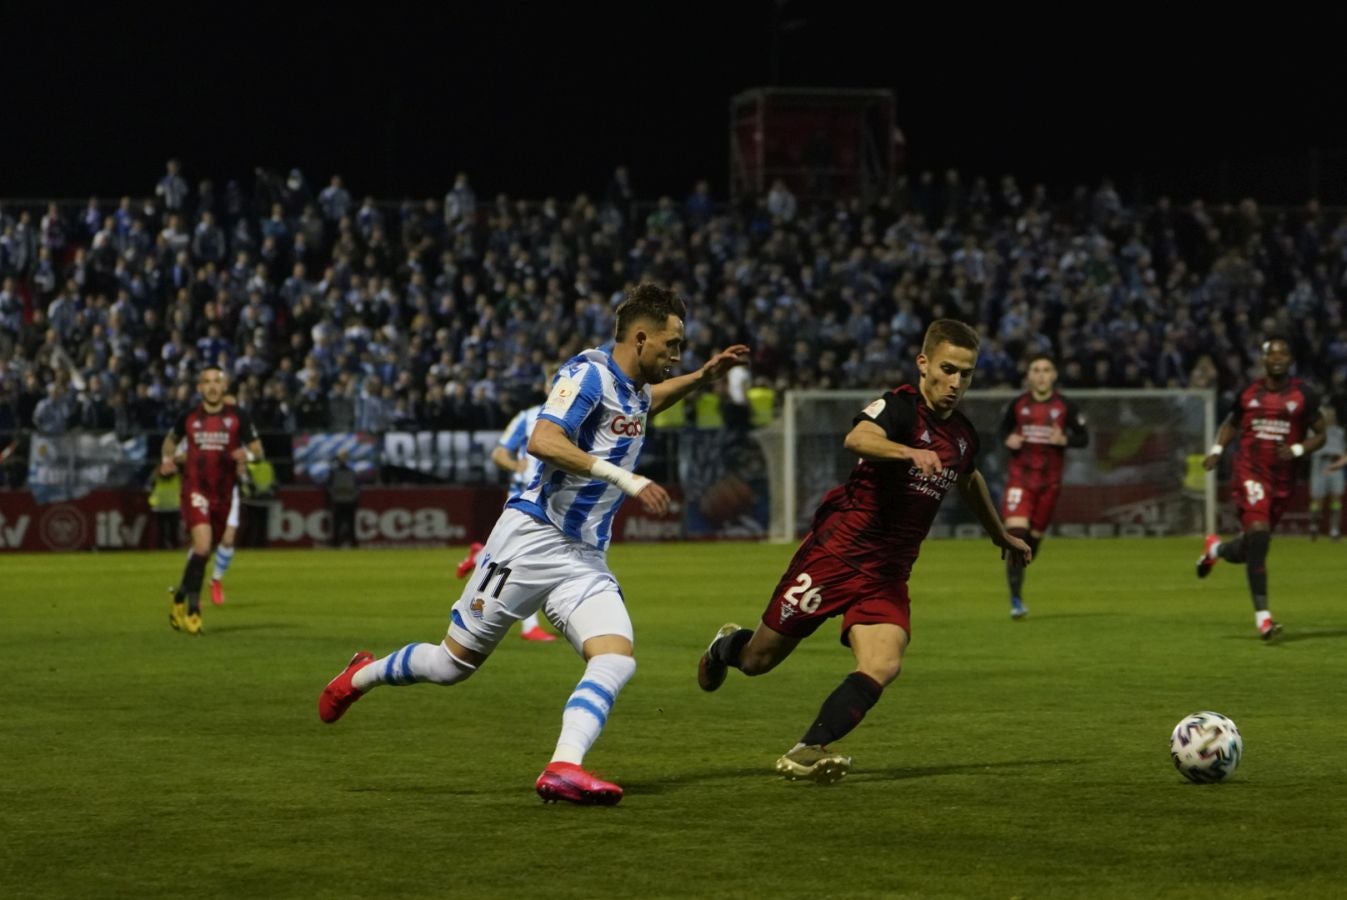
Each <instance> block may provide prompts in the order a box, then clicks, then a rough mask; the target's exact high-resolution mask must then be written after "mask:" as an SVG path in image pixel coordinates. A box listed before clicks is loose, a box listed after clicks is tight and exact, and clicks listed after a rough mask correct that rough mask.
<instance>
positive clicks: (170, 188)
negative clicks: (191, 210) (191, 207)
mask: <svg viewBox="0 0 1347 900" xmlns="http://www.w3.org/2000/svg"><path fill="white" fill-rule="evenodd" d="M187 191H188V188H187V181H186V179H184V178H183V177H182V174H181V165H180V164H179V162H178V161H177V160H176V159H170V160H169V161H168V162H167V163H166V164H165V166H164V176H163V177H162V178H160V179H159V182H158V184H156V185H155V186H154V196H155V197H156V198H157V199H158V201H159V204H160V206H162V207H163V208H164V210H165V211H166V212H171V213H176V212H181V211H183V210H184V209H186V206H187Z"/></svg>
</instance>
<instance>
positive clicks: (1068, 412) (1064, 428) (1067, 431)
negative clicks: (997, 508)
mask: <svg viewBox="0 0 1347 900" xmlns="http://www.w3.org/2000/svg"><path fill="white" fill-rule="evenodd" d="M1026 377H1027V379H1028V382H1029V390H1027V391H1025V392H1024V393H1023V394H1020V395H1019V396H1018V397H1016V398H1015V399H1014V400H1012V401H1011V403H1010V405H1009V406H1007V407H1006V414H1005V416H1004V417H1003V418H1002V419H1001V437H1002V438H1004V439H1005V442H1006V446H1007V447H1008V448H1010V463H1009V465H1008V466H1007V467H1006V493H1005V497H1004V498H1002V501H1001V518H1002V519H1004V520H1005V523H1006V528H1007V529H1008V530H1009V531H1010V533H1011V534H1013V535H1015V537H1017V538H1019V539H1020V540H1022V541H1024V542H1025V543H1026V544H1028V545H1029V547H1030V549H1032V550H1033V551H1034V555H1035V556H1037V555H1038V545H1039V542H1040V541H1042V540H1043V536H1044V535H1045V534H1046V533H1047V531H1048V526H1049V525H1050V524H1052V513H1053V510H1055V509H1056V508H1057V496H1058V494H1060V493H1061V490H1062V469H1063V467H1064V464H1065V459H1066V448H1067V447H1084V446H1085V445H1086V444H1088V443H1089V442H1090V434H1089V432H1088V431H1086V430H1085V419H1084V417H1083V416H1081V414H1080V410H1078V409H1077V408H1076V405H1075V404H1074V403H1072V402H1071V401H1070V400H1067V399H1066V398H1065V397H1063V396H1062V395H1061V394H1059V393H1057V390H1056V386H1057V366H1056V365H1054V364H1053V361H1052V357H1051V356H1048V355H1047V354H1046V353H1040V354H1038V355H1036V356H1032V357H1030V358H1029V370H1028V372H1027V373H1026ZM1006 583H1007V585H1008V586H1009V587H1010V617H1011V618H1012V619H1020V618H1023V617H1024V616H1025V615H1026V614H1028V612H1029V608H1028V607H1027V606H1025V605H1024V567H1023V566H1017V565H1014V564H1013V563H1012V564H1009V565H1007V566H1006Z"/></svg>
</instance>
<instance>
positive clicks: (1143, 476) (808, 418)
mask: <svg viewBox="0 0 1347 900" xmlns="http://www.w3.org/2000/svg"><path fill="white" fill-rule="evenodd" d="M881 393H882V391H852V390H848V391H789V392H787V393H786V395H785V397H784V398H783V400H784V408H783V414H782V416H781V417H780V418H779V419H778V420H777V422H776V423H775V424H774V427H773V428H771V429H765V430H764V431H760V432H759V433H758V437H759V440H760V442H761V444H762V446H763V449H764V452H765V453H764V455H765V456H766V458H767V462H768V466H769V468H770V470H771V472H770V482H771V484H772V485H773V487H774V488H776V490H773V491H772V510H771V534H772V537H773V538H775V539H777V540H782V541H794V540H796V539H797V538H799V537H800V536H801V535H803V534H804V533H805V532H806V531H808V528H809V519H810V517H811V516H812V515H813V513H814V509H815V508H816V507H817V506H818V503H819V500H820V499H821V498H822V497H823V495H824V493H826V492H827V491H828V490H829V489H830V488H831V487H833V486H834V485H836V484H839V483H841V482H842V481H844V480H845V479H846V477H847V475H848V473H849V472H850V471H851V468H852V467H853V466H854V465H855V463H856V458H855V456H854V455H852V454H850V453H847V452H846V451H845V450H844V449H843V448H842V438H843V437H844V436H845V435H846V433H847V432H848V431H849V430H850V429H851V423H852V419H853V418H854V417H855V416H856V414H857V413H858V412H860V410H861V409H863V408H864V407H865V406H866V405H867V404H868V403H870V402H871V401H872V400H874V399H875V398H876V397H878V396H880V394H881ZM1019 394H1020V392H1019V391H1014V390H1008V389H1001V390H990V391H976V392H970V393H969V394H967V395H966V396H965V397H964V399H963V400H962V401H961V403H960V405H959V409H960V411H961V412H963V414H964V415H966V416H968V418H969V419H970V420H971V421H972V422H973V424H974V426H975V427H976V428H977V429H978V434H979V436H980V438H981V440H982V453H981V456H980V457H979V460H978V467H979V469H980V470H981V472H982V474H983V477H984V478H986V480H987V487H988V488H989V489H990V491H991V495H992V499H993V500H994V501H995V502H996V503H997V504H998V505H999V504H1000V502H1001V496H1002V492H1003V491H1004V488H1005V472H1006V461H1007V450H1006V448H1005V446H1004V444H1003V442H1002V440H1001V438H1000V437H999V436H998V434H997V429H998V427H999V425H1000V422H1001V417H1002V415H1003V414H1004V411H1005V406H1006V404H1007V403H1009V402H1010V401H1011V400H1012V399H1014V398H1015V397H1017V396H1019ZM1067 396H1068V397H1069V398H1070V399H1071V400H1072V401H1073V402H1074V403H1075V404H1076V405H1077V406H1078V407H1079V408H1080V410H1081V413H1082V414H1083V415H1084V416H1085V423H1086V427H1087V428H1088V429H1089V432H1090V444H1089V446H1088V447H1084V448H1079V449H1068V450H1067V452H1066V466H1065V470H1064V472H1063V482H1062V492H1061V497H1060V499H1059V500H1058V503H1057V511H1056V514H1055V515H1054V517H1053V527H1052V530H1051V533H1053V534H1058V535H1065V536H1078V537H1106V536H1113V535H1128V536H1133V535H1135V536H1143V535H1166V534H1197V533H1206V532H1211V531H1214V530H1215V527H1216V482H1215V477H1214V476H1213V475H1211V474H1209V473H1207V472H1205V471H1204V470H1203V469H1202V466H1201V461H1202V456H1203V455H1204V454H1205V452H1206V449H1207V448H1208V447H1210V446H1211V444H1212V441H1213V439H1214V436H1215V433H1216V408H1215V402H1216V398H1215V394H1214V393H1212V392H1210V391H1196V390H1073V391H1069V392H1067ZM981 534H982V529H981V526H980V525H978V523H977V520H976V519H975V518H974V517H973V515H972V514H971V513H970V512H969V511H968V510H967V509H966V508H965V507H964V505H963V504H962V503H960V502H959V501H958V499H957V498H956V499H954V500H951V501H948V502H946V503H944V504H943V505H942V506H941V510H940V514H939V516H938V518H937V519H936V522H935V524H934V526H933V527H932V529H931V536H932V537H965V536H967V537H972V536H980V535H981Z"/></svg>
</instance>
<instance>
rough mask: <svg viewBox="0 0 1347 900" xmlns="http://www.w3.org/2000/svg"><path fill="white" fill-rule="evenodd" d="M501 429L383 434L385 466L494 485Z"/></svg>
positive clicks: (441, 478) (457, 480) (498, 474)
mask: <svg viewBox="0 0 1347 900" xmlns="http://www.w3.org/2000/svg"><path fill="white" fill-rule="evenodd" d="M499 441H500V432H499V431H390V432H388V433H387V434H385V435H384V443H383V465H384V466H385V467H390V468H392V469H393V470H394V475H397V474H400V473H399V472H398V470H402V471H403V472H406V473H410V474H414V475H421V476H429V477H431V478H434V479H436V480H439V481H452V482H455V483H458V484H482V483H487V484H494V483H496V481H497V480H498V479H499V476H500V472H499V470H498V469H497V468H496V465H495V464H494V463H493V462H491V450H492V448H493V447H495V446H496V444H497V443H498V442H499Z"/></svg>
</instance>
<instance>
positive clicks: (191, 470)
mask: <svg viewBox="0 0 1347 900" xmlns="http://www.w3.org/2000/svg"><path fill="white" fill-rule="evenodd" d="M196 386H197V391H198V392H199V393H200V394H201V403H200V404H198V405H197V406H195V407H194V408H192V409H190V410H188V411H187V412H186V413H184V414H183V416H182V418H180V419H178V422H177V424H176V425H174V426H173V430H172V431H170V432H169V433H168V434H167V435H165V437H164V444H163V451H162V457H163V459H162V461H161V463H160V465H159V471H160V472H161V473H162V474H164V475H172V474H173V473H174V472H175V471H177V469H178V465H177V463H176V462H175V461H174V459H173V456H174V453H175V451H176V450H177V446H178V442H179V441H182V440H184V439H185V440H186V441H187V458H186V461H185V462H184V464H183V466H182V494H181V499H180V501H179V502H180V503H181V505H182V518H183V521H184V522H186V523H187V528H188V530H189V532H190V533H191V536H192V552H191V555H190V556H188V557H187V566H186V568H184V569H183V573H182V581H181V582H180V583H179V584H178V587H177V588H176V589H172V590H173V605H172V606H171V607H170V608H169V613H168V624H170V625H172V626H173V628H174V629H175V630H177V631H186V632H187V633H188V634H201V582H202V579H203V578H204V576H205V572H206V562H207V561H208V560H209V559H210V554H211V550H212V549H214V547H215V543H216V542H217V541H218V540H219V539H220V536H221V535H223V534H224V531H225V526H226V520H227V519H228V517H229V505H230V503H232V502H233V498H234V485H235V484H236V483H237V482H238V477H239V469H240V468H241V467H242V466H243V465H244V464H245V463H246V462H249V461H251V460H254V459H258V458H260V457H261V455H262V441H261V440H260V439H259V438H258V436H257V430H256V429H255V428H254V427H253V423H252V421H251V420H250V419H249V418H248V416H247V414H246V413H244V412H243V411H242V410H240V409H239V408H238V407H237V406H234V405H233V404H227V403H225V402H224V397H225V389H226V387H227V385H226V382H225V374H224V372H223V370H221V369H220V368H219V367H217V366H208V367H206V368H204V369H202V370H201V372H200V373H199V374H198V375H197V383H196Z"/></svg>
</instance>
